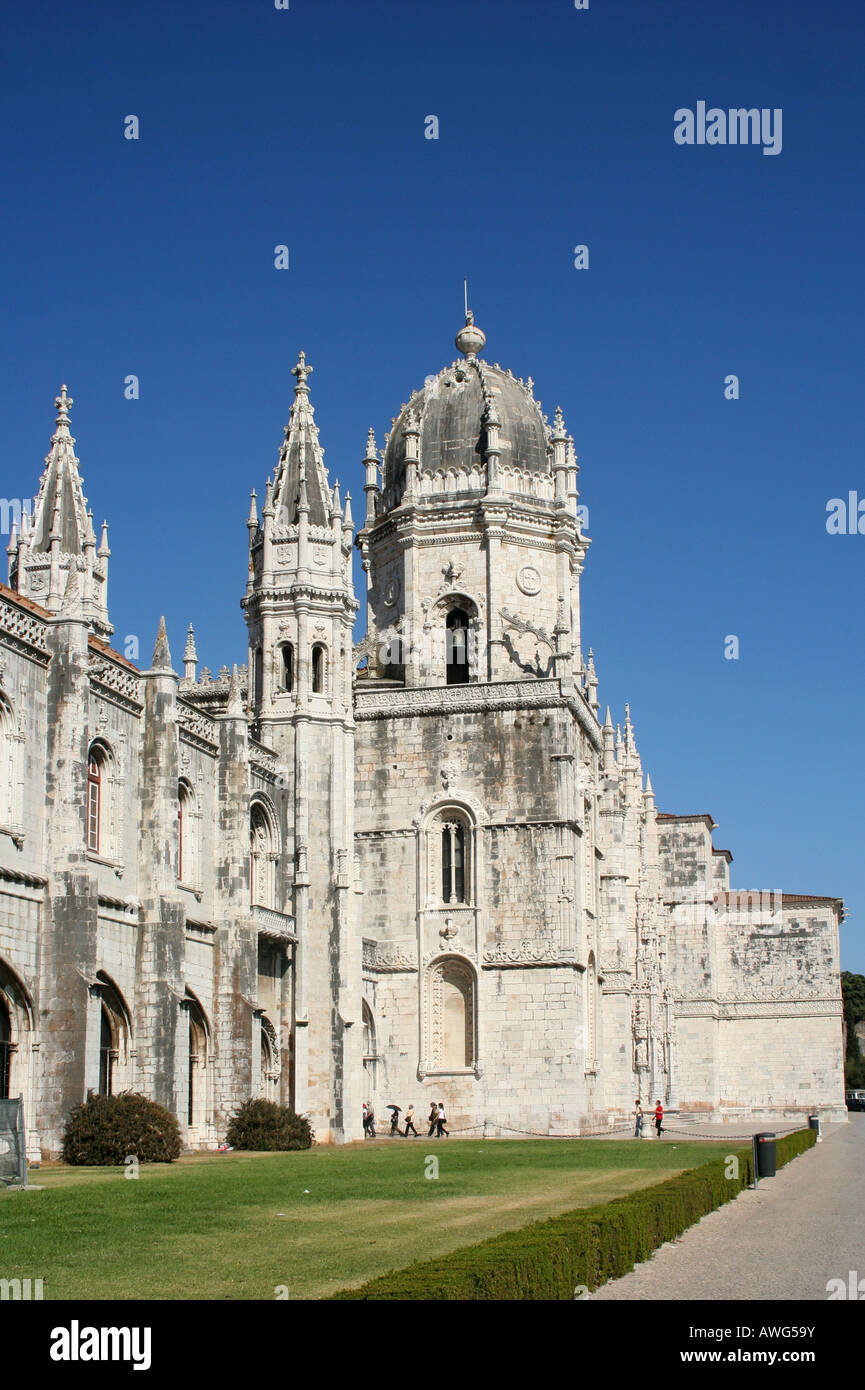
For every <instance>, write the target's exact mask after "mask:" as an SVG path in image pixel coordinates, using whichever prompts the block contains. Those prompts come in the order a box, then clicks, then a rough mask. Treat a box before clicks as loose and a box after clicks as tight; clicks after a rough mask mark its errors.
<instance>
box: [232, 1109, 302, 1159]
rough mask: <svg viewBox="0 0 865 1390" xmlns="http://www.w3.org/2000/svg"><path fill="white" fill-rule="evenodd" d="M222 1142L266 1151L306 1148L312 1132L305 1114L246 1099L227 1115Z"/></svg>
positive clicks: (236, 1147) (239, 1147)
mask: <svg viewBox="0 0 865 1390" xmlns="http://www.w3.org/2000/svg"><path fill="white" fill-rule="evenodd" d="M225 1138H226V1142H227V1143H228V1144H230V1145H231V1147H232V1148H233V1149H257V1150H260V1151H261V1150H264V1151H265V1152H268V1153H273V1152H275V1151H277V1150H278V1151H279V1152H280V1153H283V1152H285V1151H287V1150H289V1149H308V1148H311V1147H312V1145H313V1144H314V1143H315V1135H314V1134H313V1132H312V1127H311V1125H310V1123H309V1120H308V1119H307V1117H306V1115H296V1114H295V1113H294V1111H293V1110H290V1109H289V1107H288V1106H287V1105H276V1104H275V1103H274V1102H273V1101H272V1100H246V1101H244V1102H243V1105H241V1107H240V1109H239V1110H238V1111H236V1113H235V1114H234V1115H232V1117H231V1123H230V1124H229V1126H228V1133H227V1134H226V1136H225Z"/></svg>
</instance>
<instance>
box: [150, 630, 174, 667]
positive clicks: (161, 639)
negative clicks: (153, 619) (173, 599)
mask: <svg viewBox="0 0 865 1390" xmlns="http://www.w3.org/2000/svg"><path fill="white" fill-rule="evenodd" d="M150 669H151V670H152V671H170V670H171V651H170V649H169V646H168V633H167V631H166V628H165V618H164V617H162V618H160V619H159V631H158V632H157V634H156V645H155V647H154V648H153V656H152V658H151V661H150Z"/></svg>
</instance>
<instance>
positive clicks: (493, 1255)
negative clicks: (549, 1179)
mask: <svg viewBox="0 0 865 1390" xmlns="http://www.w3.org/2000/svg"><path fill="white" fill-rule="evenodd" d="M816 1138H817V1135H816V1132H815V1131H814V1130H810V1129H805V1130H796V1131H795V1132H794V1133H793V1134H789V1135H786V1136H785V1137H784V1138H781V1139H779V1140H777V1158H778V1166H779V1167H781V1166H782V1165H783V1164H784V1163H789V1162H790V1160H791V1159H792V1158H796V1157H797V1155H799V1154H800V1153H803V1152H804V1151H805V1149H810V1148H811V1147H812V1145H813V1144H814V1143H815V1142H816ZM731 1152H732V1153H735V1155H736V1157H737V1158H738V1160H739V1173H738V1177H735V1178H728V1177H726V1175H725V1169H726V1167H727V1158H726V1157H721V1158H715V1159H712V1160H710V1162H708V1163H706V1164H703V1165H702V1166H701V1167H699V1168H692V1169H690V1170H689V1171H688V1172H686V1173H680V1174H679V1175H678V1176H677V1177H674V1178H668V1179H667V1180H666V1181H665V1182H662V1183H658V1184H656V1185H655V1186H653V1187H647V1188H643V1189H642V1190H641V1191H638V1192H632V1193H631V1194H630V1195H629V1196H627V1197H617V1198H615V1199H614V1200H613V1201H611V1202H607V1203H605V1204H604V1205H603V1206H598V1207H584V1208H582V1209H578V1210H577V1211H570V1212H565V1213H563V1215H561V1216H554V1217H552V1218H551V1219H550V1220H548V1221H542V1222H536V1223H535V1224H533V1225H531V1226H524V1227H523V1228H522V1229H520V1230H517V1231H507V1232H505V1234H504V1235H500V1236H494V1237H493V1238H492V1239H491V1240H485V1241H483V1242H482V1243H481V1244H480V1245H469V1246H465V1247H463V1249H461V1250H454V1251H453V1252H452V1253H451V1254H449V1255H445V1256H442V1257H440V1258H439V1259H435V1260H429V1261H425V1262H424V1263H423V1264H414V1265H410V1266H409V1267H408V1268H407V1269H402V1270H396V1271H394V1272H393V1273H391V1274H385V1275H383V1276H382V1277H381V1278H379V1279H373V1280H371V1281H370V1282H369V1283H367V1284H363V1285H362V1286H361V1287H360V1288H357V1289H344V1290H342V1291H341V1292H340V1293H337V1294H334V1295H333V1296H332V1297H333V1299H334V1300H345V1299H386V1300H397V1299H398V1300H403V1299H424V1300H440V1299H447V1300H448V1301H452V1300H459V1301H466V1300H473V1299H474V1300H477V1299H489V1300H502V1301H507V1300H513V1299H572V1298H573V1297H574V1290H575V1288H576V1287H577V1285H579V1284H584V1285H585V1286H586V1287H587V1288H588V1289H590V1290H592V1289H597V1288H598V1287H599V1286H600V1285H601V1284H603V1283H605V1282H606V1280H608V1279H616V1278H618V1277H619V1276H620V1275H622V1274H627V1273H628V1271H629V1270H631V1269H633V1268H634V1265H635V1264H638V1263H639V1262H640V1261H641V1260H645V1259H648V1257H649V1255H651V1253H652V1251H653V1250H656V1249H657V1248H658V1246H659V1245H663V1244H664V1243H665V1241H668V1240H675V1239H676V1237H677V1236H680V1235H681V1234H682V1232H683V1231H684V1230H687V1228H688V1226H692V1225H693V1224H694V1222H696V1221H699V1220H700V1218H701V1217H703V1216H706V1215H707V1213H708V1212H710V1211H714V1210H715V1209H716V1208H717V1207H720V1206H722V1205H723V1204H724V1202H729V1201H730V1200H731V1199H732V1198H733V1197H736V1196H738V1194H739V1192H741V1190H742V1189H743V1188H745V1187H748V1186H749V1185H750V1184H751V1182H752V1181H753V1176H754V1170H753V1149H752V1148H751V1147H748V1148H746V1149H734V1150H731Z"/></svg>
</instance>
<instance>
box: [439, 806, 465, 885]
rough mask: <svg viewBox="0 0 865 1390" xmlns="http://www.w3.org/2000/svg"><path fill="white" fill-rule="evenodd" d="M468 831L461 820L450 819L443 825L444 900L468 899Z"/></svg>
mask: <svg viewBox="0 0 865 1390" xmlns="http://www.w3.org/2000/svg"><path fill="white" fill-rule="evenodd" d="M465 865H466V832H465V827H464V826H463V825H462V824H461V823H460V822H459V821H452V820H448V821H445V823H444V825H443V826H442V901H443V902H446V903H464V902H465V900H466V868H465Z"/></svg>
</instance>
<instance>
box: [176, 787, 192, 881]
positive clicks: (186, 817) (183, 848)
mask: <svg viewBox="0 0 865 1390" xmlns="http://www.w3.org/2000/svg"><path fill="white" fill-rule="evenodd" d="M195 850H196V844H195V793H194V792H193V790H192V787H191V785H190V783H189V782H187V781H186V780H185V779H184V780H181V781H180V782H178V784H177V881H178V883H190V884H191V883H194V882H195V878H196V864H195Z"/></svg>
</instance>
